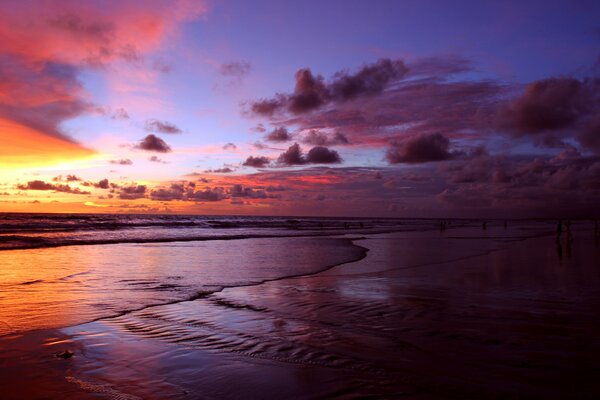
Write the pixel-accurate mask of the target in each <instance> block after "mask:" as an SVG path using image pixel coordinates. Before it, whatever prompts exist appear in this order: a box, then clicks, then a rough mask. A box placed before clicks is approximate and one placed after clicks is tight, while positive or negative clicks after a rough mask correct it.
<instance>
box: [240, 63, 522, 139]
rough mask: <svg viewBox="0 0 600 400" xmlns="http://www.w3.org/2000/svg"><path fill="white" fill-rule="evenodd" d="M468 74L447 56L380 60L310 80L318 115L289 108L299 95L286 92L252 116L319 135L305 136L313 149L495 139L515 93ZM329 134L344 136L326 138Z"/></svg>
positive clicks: (254, 108)
mask: <svg viewBox="0 0 600 400" xmlns="http://www.w3.org/2000/svg"><path fill="white" fill-rule="evenodd" d="M468 71H470V63H468V62H466V61H465V60H463V59H460V58H457V57H444V58H442V57H440V58H429V59H423V60H416V61H414V62H412V63H410V64H405V63H404V62H402V61H401V60H396V61H392V60H384V61H379V62H376V63H374V64H370V65H367V66H365V67H363V69H361V70H360V71H359V72H357V73H356V74H350V73H348V72H345V71H342V72H340V73H338V74H335V75H334V77H332V79H331V80H330V81H328V82H325V81H324V80H322V79H321V80H319V79H317V78H315V77H314V76H312V75H311V76H312V79H309V78H307V76H308V75H307V73H303V76H304V78H302V79H300V81H299V82H300V87H306V86H308V87H311V88H313V92H315V91H316V92H318V93H319V94H318V96H317V95H314V96H313V97H315V96H317V97H318V99H320V100H319V101H320V102H321V104H320V105H319V106H318V107H314V108H313V109H311V110H310V112H301V113H298V112H292V111H291V110H290V109H289V107H288V106H289V104H290V101H291V100H290V99H291V95H285V94H281V93H279V94H276V95H275V96H273V97H272V98H270V99H266V100H260V101H257V102H253V103H251V104H250V111H251V114H253V115H255V116H261V117H265V118H267V119H268V120H269V122H270V123H271V124H274V125H276V126H294V127H297V128H298V131H299V132H311V131H315V133H301V134H300V135H298V137H297V139H298V140H299V141H300V142H302V143H305V144H310V145H322V146H332V145H342V144H345V143H344V142H345V141H348V142H351V143H352V144H353V145H354V146H369V147H382V148H383V147H385V146H387V145H388V144H389V142H390V141H391V140H399V139H401V138H402V137H405V136H414V135H417V134H420V133H424V134H425V133H427V134H434V133H441V134H444V135H453V136H457V135H463V136H466V135H469V136H472V137H475V136H482V135H487V134H488V132H489V131H490V130H491V129H492V126H494V121H496V120H497V113H498V106H499V104H501V103H502V101H501V100H502V99H503V98H506V97H508V95H509V94H510V93H511V90H512V89H513V87H512V86H510V85H507V84H504V83H499V82H495V81H493V80H473V79H472V78H470V79H467V78H466V77H464V76H461V75H459V74H463V73H464V72H468ZM461 78H462V79H461ZM306 82H309V83H308V84H307V83H306ZM310 82H312V83H310ZM319 82H320V83H319ZM321 84H322V85H321ZM323 86H324V89H323ZM334 88H335V89H334ZM324 132H343V134H341V136H339V135H338V134H334V136H331V134H328V135H327V136H325V135H326V134H325V133H324ZM344 139H345V140H344Z"/></svg>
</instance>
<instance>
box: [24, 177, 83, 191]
mask: <svg viewBox="0 0 600 400" xmlns="http://www.w3.org/2000/svg"><path fill="white" fill-rule="evenodd" d="M17 189H20V190H53V191H55V192H62V193H71V194H90V192H86V191H82V190H81V189H79V188H73V187H71V186H69V185H61V184H53V183H48V182H44V181H40V180H35V181H29V182H27V184H18V185H17Z"/></svg>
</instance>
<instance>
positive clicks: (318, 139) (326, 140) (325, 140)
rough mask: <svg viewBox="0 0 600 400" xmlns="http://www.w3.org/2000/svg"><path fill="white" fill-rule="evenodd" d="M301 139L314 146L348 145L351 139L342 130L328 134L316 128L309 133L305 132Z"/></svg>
mask: <svg viewBox="0 0 600 400" xmlns="http://www.w3.org/2000/svg"><path fill="white" fill-rule="evenodd" d="M300 141H301V142H302V143H304V144H309V145H313V146H336V145H347V144H350V141H349V140H348V138H347V137H346V135H344V134H343V133H340V132H335V133H334V134H333V135H327V134H326V133H323V132H321V131H318V130H316V129H311V130H310V131H308V133H306V134H304V135H303V136H302V137H301V138H300Z"/></svg>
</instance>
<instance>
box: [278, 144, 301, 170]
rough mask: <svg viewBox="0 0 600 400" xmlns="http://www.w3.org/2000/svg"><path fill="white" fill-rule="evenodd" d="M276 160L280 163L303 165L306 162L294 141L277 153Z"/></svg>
mask: <svg viewBox="0 0 600 400" xmlns="http://www.w3.org/2000/svg"><path fill="white" fill-rule="evenodd" d="M277 162H278V163H279V164H282V165H303V164H306V159H305V158H304V155H303V154H302V150H301V149H300V145H299V144H298V143H294V144H293V145H291V146H290V147H289V148H288V149H287V150H286V151H284V152H283V153H281V154H280V155H279V158H278V159H277Z"/></svg>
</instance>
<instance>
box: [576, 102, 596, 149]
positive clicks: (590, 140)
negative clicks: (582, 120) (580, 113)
mask: <svg viewBox="0 0 600 400" xmlns="http://www.w3.org/2000/svg"><path fill="white" fill-rule="evenodd" d="M577 139H578V140H579V142H580V143H581V144H582V145H583V146H584V147H586V148H588V149H591V150H594V151H595V152H596V154H600V111H599V112H598V114H597V115H596V116H594V117H592V118H591V120H590V122H589V123H588V124H587V125H586V126H584V127H583V128H582V129H581V131H579V132H578V134H577Z"/></svg>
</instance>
